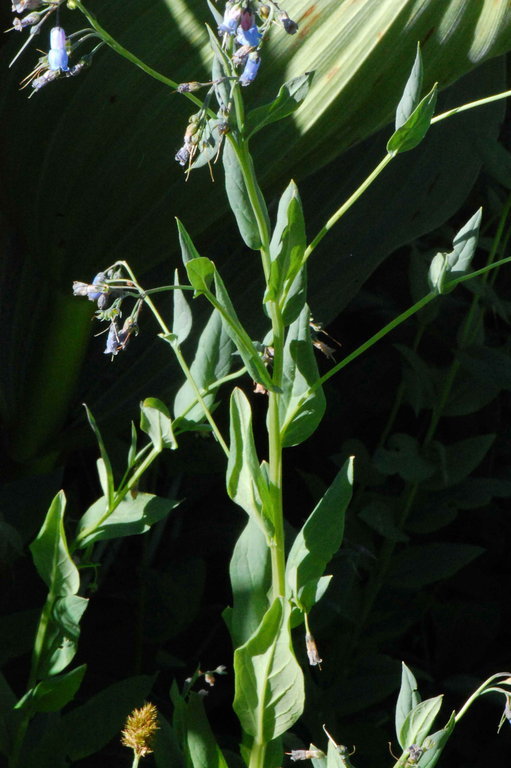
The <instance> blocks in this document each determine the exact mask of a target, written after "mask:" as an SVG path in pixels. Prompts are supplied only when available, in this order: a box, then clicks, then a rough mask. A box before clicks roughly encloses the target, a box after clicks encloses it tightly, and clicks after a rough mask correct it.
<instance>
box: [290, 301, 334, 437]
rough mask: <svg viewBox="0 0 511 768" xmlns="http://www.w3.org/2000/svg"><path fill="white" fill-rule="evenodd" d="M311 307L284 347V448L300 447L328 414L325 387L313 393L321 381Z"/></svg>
mask: <svg viewBox="0 0 511 768" xmlns="http://www.w3.org/2000/svg"><path fill="white" fill-rule="evenodd" d="M309 321H310V311H309V308H308V306H307V305H305V306H304V308H303V309H302V311H301V313H300V316H299V317H297V319H296V320H295V321H294V322H293V323H292V324H291V325H290V326H289V328H288V331H287V335H286V342H285V346H284V364H283V376H282V395H281V397H280V398H279V418H280V424H281V436H282V445H283V446H284V447H288V446H292V445H298V444H299V443H302V442H303V441H304V440H306V439H307V438H308V437H310V435H311V434H312V433H313V432H314V431H315V430H316V428H317V426H318V424H319V423H320V421H321V419H322V417H323V414H324V412H325V407H326V403H325V396H324V394H323V389H322V387H317V389H315V390H314V391H312V392H310V391H309V390H310V387H312V386H314V385H315V384H316V383H317V381H318V379H319V373H318V367H317V364H316V358H315V357H314V350H313V347H312V342H311V338H310V328H309Z"/></svg>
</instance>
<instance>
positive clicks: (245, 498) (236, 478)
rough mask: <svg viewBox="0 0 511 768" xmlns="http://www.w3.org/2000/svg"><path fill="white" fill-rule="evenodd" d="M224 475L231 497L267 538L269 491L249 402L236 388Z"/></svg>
mask: <svg viewBox="0 0 511 768" xmlns="http://www.w3.org/2000/svg"><path fill="white" fill-rule="evenodd" d="M226 477H227V493H228V494H229V496H230V497H231V499H232V500H233V501H235V502H236V504H239V505H240V507H242V508H243V509H244V510H245V512H246V513H247V514H248V515H250V516H251V517H253V519H254V520H255V521H256V523H257V524H258V525H259V526H260V528H261V530H262V532H263V533H264V535H265V536H266V537H267V538H268V537H270V536H271V535H272V534H273V523H272V518H271V506H270V503H271V502H270V491H269V488H268V486H267V480H266V475H265V474H264V473H263V471H262V470H261V467H260V465H259V459H258V458H257V452H256V448H255V443H254V435H253V432H252V411H251V408H250V403H249V401H248V400H247V398H246V396H245V394H244V393H243V392H242V391H241V389H238V388H235V389H234V390H233V393H232V395H231V406H230V446H229V460H228V463H227V474H226Z"/></svg>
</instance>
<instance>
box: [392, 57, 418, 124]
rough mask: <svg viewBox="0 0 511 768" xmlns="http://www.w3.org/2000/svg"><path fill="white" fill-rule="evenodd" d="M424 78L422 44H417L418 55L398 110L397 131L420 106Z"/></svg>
mask: <svg viewBox="0 0 511 768" xmlns="http://www.w3.org/2000/svg"><path fill="white" fill-rule="evenodd" d="M423 76H424V68H423V66H422V56H421V47H420V43H417V53H416V54H415V61H414V63H413V67H412V71H411V72H410V76H409V78H408V80H407V81H406V85H405V89H404V91H403V95H402V96H401V101H400V102H399V104H398V105H397V109H396V121H395V126H396V131H397V130H398V129H399V128H401V126H402V125H404V124H405V123H406V121H407V120H408V118H409V117H411V115H412V114H413V112H414V110H415V109H416V108H417V107H418V106H419V102H420V96H421V91H422V80H423Z"/></svg>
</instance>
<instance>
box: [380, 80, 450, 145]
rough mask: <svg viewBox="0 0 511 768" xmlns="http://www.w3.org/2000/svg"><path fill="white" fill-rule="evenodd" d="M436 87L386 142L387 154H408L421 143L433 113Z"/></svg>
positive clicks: (436, 86)
mask: <svg viewBox="0 0 511 768" xmlns="http://www.w3.org/2000/svg"><path fill="white" fill-rule="evenodd" d="M437 93H438V85H437V83H435V85H434V86H433V88H432V89H431V91H430V92H429V93H428V95H427V96H424V98H423V99H422V101H421V102H420V103H419V104H418V105H417V107H416V108H415V109H414V111H413V112H412V114H411V115H410V117H409V118H408V119H407V120H406V122H405V123H403V125H401V126H400V127H399V128H398V129H397V130H396V131H395V132H394V133H393V134H392V136H391V137H390V139H389V140H388V142H387V152H388V153H389V154H391V155H397V154H399V153H400V152H408V151H409V150H410V149H414V147H416V146H417V145H418V144H420V143H421V141H422V140H423V138H424V136H425V135H426V133H427V132H428V130H429V126H430V124H431V118H432V117H433V114H434V112H435V106H436V98H437Z"/></svg>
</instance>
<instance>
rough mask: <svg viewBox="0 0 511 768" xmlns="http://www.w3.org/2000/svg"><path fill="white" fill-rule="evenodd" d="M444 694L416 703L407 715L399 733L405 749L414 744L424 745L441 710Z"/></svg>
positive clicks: (399, 738) (400, 741)
mask: <svg viewBox="0 0 511 768" xmlns="http://www.w3.org/2000/svg"><path fill="white" fill-rule="evenodd" d="M442 699H443V696H435V698H433V699H426V701H421V702H420V703H419V704H416V705H415V707H413V709H412V710H411V711H410V712H409V713H408V714H407V716H406V717H405V719H404V721H403V723H402V725H401V728H400V730H399V733H398V740H399V743H400V744H401V746H403V745H405V746H404V747H403V749H406V748H407V747H410V746H411V745H412V744H418V745H419V746H422V743H423V741H424V739H425V738H426V736H427V735H428V733H429V732H430V730H431V728H432V726H433V722H434V720H435V718H436V716H437V715H438V713H439V712H440V707H441V706H442Z"/></svg>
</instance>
